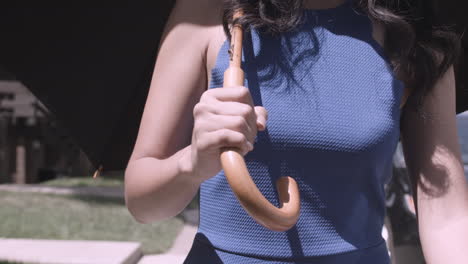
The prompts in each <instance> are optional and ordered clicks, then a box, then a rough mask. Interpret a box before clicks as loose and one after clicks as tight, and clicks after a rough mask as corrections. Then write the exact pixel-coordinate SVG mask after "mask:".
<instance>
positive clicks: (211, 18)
mask: <svg viewBox="0 0 468 264" xmlns="http://www.w3.org/2000/svg"><path fill="white" fill-rule="evenodd" d="M171 17H172V18H171V19H170V21H169V23H168V25H167V30H172V28H173V27H175V26H177V27H180V28H181V30H184V31H185V32H186V33H187V41H188V42H187V43H191V44H192V45H193V44H195V45H197V46H198V45H200V46H199V48H200V51H201V52H202V54H201V55H202V56H203V60H204V64H205V68H206V72H207V73H208V75H207V78H208V79H209V78H210V75H209V73H210V72H211V69H212V68H213V67H214V64H215V62H216V57H217V54H218V51H219V49H220V48H221V46H222V44H223V43H224V41H225V40H226V36H225V34H224V30H223V1H222V0H196V1H194V0H177V2H176V4H175V7H174V9H173V12H172V14H171ZM171 21H174V22H172V23H171ZM208 81H209V80H208Z"/></svg>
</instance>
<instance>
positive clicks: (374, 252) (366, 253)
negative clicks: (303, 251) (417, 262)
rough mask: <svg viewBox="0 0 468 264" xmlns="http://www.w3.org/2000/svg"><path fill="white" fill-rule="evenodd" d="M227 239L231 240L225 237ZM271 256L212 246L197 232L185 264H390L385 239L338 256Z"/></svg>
mask: <svg viewBox="0 0 468 264" xmlns="http://www.w3.org/2000/svg"><path fill="white" fill-rule="evenodd" d="M226 240H229V238H228V237H226ZM270 253H271V255H256V254H246V253H245V252H231V251H228V250H225V249H223V248H219V247H216V246H213V245H212V244H211V243H210V241H209V240H208V239H207V238H206V237H205V236H204V235H203V234H202V233H197V235H196V237H195V239H194V242H193V245H192V248H191V250H190V252H189V254H188V256H187V259H186V261H185V262H184V263H187V264H190V263H265V264H266V263H271V264H273V263H274V264H280V263H308V264H341V263H346V264H375V263H379V264H386V263H390V259H389V255H388V250H387V246H386V244H385V241H384V240H381V241H379V242H378V243H377V244H375V245H371V246H369V247H366V248H359V249H355V250H351V251H347V252H342V253H338V254H331V255H322V256H303V255H296V256H292V257H275V256H274V254H273V252H272V251H270Z"/></svg>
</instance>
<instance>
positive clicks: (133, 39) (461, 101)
mask: <svg viewBox="0 0 468 264" xmlns="http://www.w3.org/2000/svg"><path fill="white" fill-rule="evenodd" d="M420 1H421V0H414V2H413V3H416V2H417V3H422V2H420ZM426 1H427V0H426ZM426 1H424V3H426V4H425V5H421V6H423V8H424V9H425V10H424V11H423V13H425V14H426V15H427V16H428V17H429V16H430V17H431V19H433V20H434V24H445V23H455V24H456V28H457V30H458V31H459V32H460V33H461V32H463V31H464V30H465V28H466V27H467V25H468V23H467V20H466V18H465V16H464V15H465V14H464V12H465V10H466V9H464V8H461V7H460V6H459V4H458V3H460V1H455V0H448V1H435V0H434V1H432V2H430V1H427V2H426ZM173 2H174V1H173V0H157V1H148V0H140V1H136V2H132V6H131V7H106V8H2V9H0V33H1V34H2V35H1V38H2V40H1V41H0V64H1V65H3V67H5V68H6V69H7V70H8V71H10V72H12V73H13V74H14V75H15V76H16V78H17V79H18V80H20V81H21V82H23V83H24V84H25V85H26V87H28V88H29V89H30V90H31V91H32V92H33V93H34V94H35V95H36V96H37V97H38V98H39V99H40V100H41V101H42V102H43V103H44V104H45V105H46V106H47V107H48V108H49V110H51V111H52V112H53V113H54V115H55V116H56V117H57V120H58V122H59V123H60V124H61V126H62V127H63V128H64V129H66V130H67V131H68V133H69V134H70V135H71V136H72V138H73V139H74V140H75V142H76V143H77V144H78V145H79V146H80V147H81V149H82V150H83V151H84V153H86V154H87V156H88V157H89V159H90V161H91V162H92V164H93V165H94V166H95V167H96V168H98V167H99V166H101V165H102V166H103V169H104V170H109V171H110V170H123V169H125V167H126V165H127V162H128V159H129V157H130V155H131V152H132V149H133V146H134V143H135V140H136V135H137V133H138V128H139V124H140V119H141V115H142V113H143V108H144V104H145V102H146V97H147V94H148V89H149V84H150V81H151V76H152V72H153V67H154V63H155V58H156V54H157V47H158V44H159V40H160V37H161V35H162V31H163V28H164V25H165V23H166V20H167V18H168V15H169V13H170V11H171V9H172V7H173ZM427 3H431V5H428V4H427ZM427 6H429V8H427ZM429 13H430V14H429ZM463 41H464V42H463V43H464V47H465V48H468V39H467V36H466V35H465V36H464V39H463ZM463 56H465V57H464V59H463V60H462V64H461V65H462V66H461V68H458V69H457V81H458V87H457V112H462V111H465V110H468V87H467V86H466V85H465V84H466V82H467V81H468V80H466V79H465V78H466V77H465V76H466V75H467V74H468V70H467V67H466V62H468V57H467V53H464V55H463Z"/></svg>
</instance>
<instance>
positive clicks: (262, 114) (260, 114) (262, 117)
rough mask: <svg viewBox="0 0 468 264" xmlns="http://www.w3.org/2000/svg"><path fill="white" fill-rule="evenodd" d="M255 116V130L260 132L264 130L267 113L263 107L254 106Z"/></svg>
mask: <svg viewBox="0 0 468 264" xmlns="http://www.w3.org/2000/svg"><path fill="white" fill-rule="evenodd" d="M254 109H255V114H256V115H257V128H258V130H260V131H263V130H265V128H266V125H267V124H266V123H267V120H268V111H267V110H266V109H265V107H263V106H255V108H254Z"/></svg>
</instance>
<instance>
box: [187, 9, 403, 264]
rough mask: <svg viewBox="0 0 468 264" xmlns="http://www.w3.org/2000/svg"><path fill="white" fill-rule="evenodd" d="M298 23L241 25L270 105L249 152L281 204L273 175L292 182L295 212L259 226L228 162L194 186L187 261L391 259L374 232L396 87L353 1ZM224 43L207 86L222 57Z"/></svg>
mask: <svg viewBox="0 0 468 264" xmlns="http://www.w3.org/2000/svg"><path fill="white" fill-rule="evenodd" d="M304 14H305V16H304V23H303V24H301V25H300V26H299V27H298V28H297V30H294V31H291V32H287V33H282V34H280V35H279V36H270V35H267V34H264V33H262V32H260V31H258V30H252V31H251V32H248V33H245V39H244V46H243V51H244V52H243V65H242V67H243V69H244V71H245V73H246V82H245V86H246V87H248V88H249V90H250V92H251V94H252V97H253V100H254V104H255V105H261V106H264V107H265V108H266V109H267V110H268V114H269V118H268V123H267V129H266V130H265V131H259V132H258V134H257V137H256V139H255V144H254V147H255V149H254V150H253V151H251V152H250V153H248V154H247V155H246V156H245V161H246V164H247V168H248V169H249V172H250V174H251V176H252V178H253V180H254V182H255V183H256V184H257V186H258V188H259V190H260V191H261V192H262V193H263V194H264V195H265V197H266V198H267V199H268V200H269V201H270V202H271V203H273V204H275V205H276V206H278V200H277V193H276V188H275V182H276V180H277V179H278V178H279V177H281V176H291V177H293V178H294V179H295V180H296V181H297V182H298V184H299V189H300V194H301V212H300V217H299V221H298V222H297V224H296V225H295V226H294V227H293V228H292V229H290V230H289V231H286V232H274V231H270V230H268V229H266V228H264V227H263V226H261V225H259V224H258V223H257V222H255V220H253V219H252V218H251V217H250V216H249V215H248V214H247V213H246V212H245V211H244V209H243V208H242V207H241V205H240V204H239V202H238V201H237V199H236V197H235V195H234V194H233V193H232V191H231V189H230V186H229V184H228V183H227V181H226V178H225V175H224V171H222V170H221V171H220V172H219V173H218V174H217V175H216V176H215V177H213V178H211V179H209V180H207V181H205V182H204V183H203V184H202V185H201V188H200V224H199V228H198V233H197V235H196V238H195V240H194V242H193V246H192V249H191V251H190V253H189V254H188V256H187V258H186V260H185V263H189V264H191V263H311V264H341V263H346V264H353V263H360V264H362V263H364V264H366V263H369V264H371V263H372V264H376V263H378V264H380V263H389V256H388V252H387V248H386V245H385V241H384V240H383V238H382V236H381V231H382V227H383V222H384V215H385V205H384V198H385V195H384V184H385V183H386V181H388V180H389V178H390V177H391V168H392V167H391V166H392V157H393V153H394V152H395V149H396V146H397V143H398V140H399V135H400V134H399V133H400V126H399V125H400V124H399V123H400V108H399V105H400V101H401V99H402V95H403V90H404V85H403V83H402V82H401V81H400V80H398V79H397V78H396V77H395V76H394V74H393V71H392V67H391V66H390V63H389V60H388V58H387V57H386V55H385V54H384V51H383V49H382V47H381V46H379V44H378V43H377V42H376V41H375V40H374V38H373V37H372V23H371V21H370V19H369V18H368V17H367V15H365V14H362V13H360V12H358V11H357V10H355V9H354V7H353V4H352V2H351V0H349V1H347V2H345V3H344V4H342V5H340V6H338V7H336V8H331V9H324V10H311V9H305V10H304ZM228 48H229V43H228V42H227V41H226V42H225V43H224V45H223V46H222V48H221V50H220V52H219V54H218V57H217V61H216V65H215V67H214V68H213V70H212V72H211V74H212V79H211V84H210V89H215V88H218V87H222V85H223V73H224V71H225V70H226V69H227V67H228V64H229V55H228V52H227V51H228Z"/></svg>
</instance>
